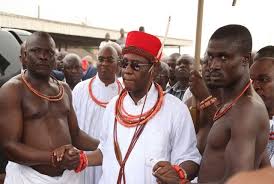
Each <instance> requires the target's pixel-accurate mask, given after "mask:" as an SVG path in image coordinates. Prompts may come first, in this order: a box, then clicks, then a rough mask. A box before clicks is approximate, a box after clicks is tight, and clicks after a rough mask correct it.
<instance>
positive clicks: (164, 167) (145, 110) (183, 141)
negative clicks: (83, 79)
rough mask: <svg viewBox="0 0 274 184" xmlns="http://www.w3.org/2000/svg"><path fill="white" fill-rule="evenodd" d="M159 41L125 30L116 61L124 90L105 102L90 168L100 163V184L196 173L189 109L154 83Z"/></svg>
mask: <svg viewBox="0 0 274 184" xmlns="http://www.w3.org/2000/svg"><path fill="white" fill-rule="evenodd" d="M160 48H161V42H160V40H159V39H158V38H157V37H155V36H153V35H150V34H147V33H144V32H138V31H133V32H130V33H128V35H127V40H126V45H125V48H123V58H122V59H121V61H120V66H121V68H122V77H123V82H124V86H125V89H124V90H123V91H122V92H121V93H120V95H119V96H118V97H115V98H113V99H112V100H111V101H110V103H109V104H108V106H107V108H106V110H105V114H104V117H103V122H101V123H102V128H101V137H100V140H101V143H100V145H99V147H98V148H99V149H97V150H96V151H94V152H92V153H91V154H89V155H88V160H89V166H96V165H102V169H103V174H102V177H101V180H100V182H99V183H100V184H104V183H118V184H120V183H130V184H140V183H144V184H152V183H156V182H157V181H156V180H158V179H162V178H163V177H166V176H172V177H171V178H172V181H171V182H173V183H176V182H177V183H178V182H185V181H187V179H188V180H189V179H192V178H194V177H195V176H196V174H197V171H198V167H199V163H200V160H201V156H200V154H199V152H198V150H197V148H196V142H197V141H196V136H195V130H194V127H193V123H192V120H191V116H190V113H189V111H188V109H187V107H186V106H185V105H184V104H183V103H182V102H181V101H180V100H179V99H177V98H176V97H173V96H172V95H170V94H165V93H164V92H163V90H162V88H161V87H160V86H159V85H158V84H155V83H153V82H152V81H153V78H154V75H155V74H156V73H157V72H156V70H157V69H158V68H159V60H160V57H159V55H161V51H160Z"/></svg>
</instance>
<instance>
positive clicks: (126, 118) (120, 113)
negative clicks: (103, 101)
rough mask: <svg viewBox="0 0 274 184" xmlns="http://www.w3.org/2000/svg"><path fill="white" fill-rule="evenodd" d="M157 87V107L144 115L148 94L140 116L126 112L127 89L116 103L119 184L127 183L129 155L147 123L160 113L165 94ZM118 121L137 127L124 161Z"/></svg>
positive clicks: (115, 122) (115, 149)
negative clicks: (119, 141) (124, 104)
mask: <svg viewBox="0 0 274 184" xmlns="http://www.w3.org/2000/svg"><path fill="white" fill-rule="evenodd" d="M155 86H156V89H157V91H158V98H157V101H156V103H155V105H154V106H153V107H152V108H151V109H150V110H148V111H147V112H145V113H143V110H144V106H145V104H146V99H147V94H146V96H145V100H144V104H143V107H142V111H141V114H140V115H131V114H129V113H127V112H126V110H125V108H124V106H123V101H124V98H125V96H126V95H127V93H128V92H127V91H126V90H125V89H124V90H123V91H122V92H121V94H120V95H119V98H118V100H117V102H116V105H115V118H114V129H113V139H114V151H115V156H116V159H117V161H118V163H119V165H120V170H119V175H118V179H117V184H120V183H122V181H124V183H126V177H125V164H126V161H127V160H128V158H129V155H130V153H131V151H132V150H133V148H134V146H135V144H136V142H137V140H138V139H139V137H140V135H141V134H142V132H143V130H144V128H145V125H146V124H147V122H148V121H149V120H150V119H151V118H153V117H154V116H155V114H157V112H159V110H160V109H161V106H162V103H163V99H164V93H163V90H162V88H161V87H160V85H158V84H155ZM117 121H118V122H119V123H120V124H121V125H123V126H125V127H127V128H133V127H135V132H134V134H133V137H132V139H131V142H130V144H129V147H128V149H127V152H126V155H125V157H124V159H122V154H121V150H120V146H119V143H118V137H117V135H118V133H117Z"/></svg>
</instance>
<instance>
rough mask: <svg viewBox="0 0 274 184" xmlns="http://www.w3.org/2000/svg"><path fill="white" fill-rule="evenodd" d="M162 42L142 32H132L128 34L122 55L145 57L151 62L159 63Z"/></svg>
mask: <svg viewBox="0 0 274 184" xmlns="http://www.w3.org/2000/svg"><path fill="white" fill-rule="evenodd" d="M161 45H162V44H161V41H160V40H159V38H157V37H156V36H153V35H151V34H147V33H145V32H140V31H131V32H129V33H128V34H127V39H126V44H125V47H124V48H123V50H122V54H123V55H124V54H127V53H133V54H137V55H139V56H142V57H145V58H146V59H148V60H149V61H151V62H158V61H159V60H160V58H161V54H160V55H159V56H158V57H159V58H156V57H157V55H158V52H159V50H160V49H161Z"/></svg>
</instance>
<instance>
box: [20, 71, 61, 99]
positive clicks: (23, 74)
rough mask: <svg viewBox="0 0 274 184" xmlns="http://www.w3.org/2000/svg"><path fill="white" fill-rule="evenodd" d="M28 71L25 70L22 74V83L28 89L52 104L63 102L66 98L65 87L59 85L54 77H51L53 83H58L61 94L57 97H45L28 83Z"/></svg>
mask: <svg viewBox="0 0 274 184" xmlns="http://www.w3.org/2000/svg"><path fill="white" fill-rule="evenodd" d="M26 71H27V70H24V71H23V72H22V73H21V78H22V81H23V82H24V84H25V85H26V86H27V87H28V89H29V90H30V91H31V92H32V93H34V94H35V95H37V96H39V97H40V98H42V99H45V100H48V101H50V102H57V101H60V100H62V98H63V97H64V86H63V85H62V84H60V83H59V81H58V80H57V79H55V78H54V77H53V76H50V77H51V78H52V80H53V81H55V82H56V84H57V86H58V89H59V92H58V94H57V95H53V96H50V95H44V94H42V93H41V92H39V91H38V90H36V89H34V88H33V87H32V86H31V84H30V83H29V82H28V81H27V79H26V78H25V73H26Z"/></svg>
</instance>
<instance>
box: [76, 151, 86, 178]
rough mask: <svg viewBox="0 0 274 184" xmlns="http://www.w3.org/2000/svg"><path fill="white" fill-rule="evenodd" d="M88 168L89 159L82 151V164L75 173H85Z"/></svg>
mask: <svg viewBox="0 0 274 184" xmlns="http://www.w3.org/2000/svg"><path fill="white" fill-rule="evenodd" d="M87 166H88V157H87V155H86V154H85V153H84V152H83V151H81V152H80V164H79V165H78V167H77V168H76V169H74V171H75V172H76V173H79V172H81V171H83V170H84V169H85V168H86V167H87Z"/></svg>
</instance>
